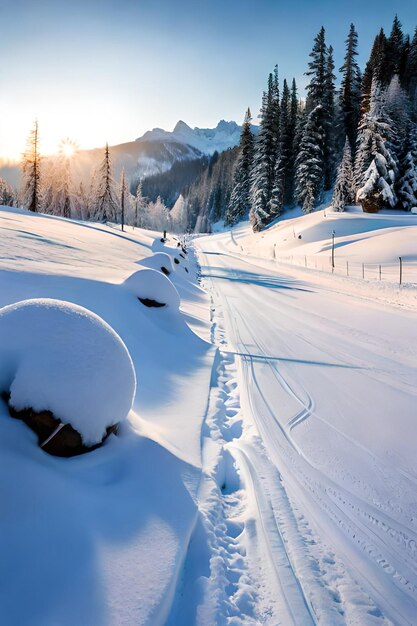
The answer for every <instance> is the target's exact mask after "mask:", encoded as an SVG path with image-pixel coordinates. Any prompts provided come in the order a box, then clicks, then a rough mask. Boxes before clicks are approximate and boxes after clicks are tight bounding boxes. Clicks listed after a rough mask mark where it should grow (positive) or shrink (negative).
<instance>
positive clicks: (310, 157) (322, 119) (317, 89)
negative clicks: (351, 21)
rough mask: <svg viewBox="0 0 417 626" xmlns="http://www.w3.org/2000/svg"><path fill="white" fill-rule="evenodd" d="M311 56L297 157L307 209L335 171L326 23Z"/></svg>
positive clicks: (298, 189)
mask: <svg viewBox="0 0 417 626" xmlns="http://www.w3.org/2000/svg"><path fill="white" fill-rule="evenodd" d="M310 57H311V59H312V60H311V61H310V62H309V64H308V65H309V69H308V71H307V72H306V74H307V76H310V83H309V85H308V86H307V100H306V118H305V120H304V124H305V125H304V128H303V131H302V136H301V141H300V147H299V151H298V155H297V159H296V197H297V200H298V202H299V203H300V204H301V205H302V207H303V210H304V211H310V210H312V206H315V205H316V204H317V203H318V202H319V201H320V199H321V196H322V192H323V189H329V188H330V187H331V184H332V182H333V175H334V164H335V149H334V134H333V133H334V75H333V69H334V63H333V50H332V48H331V47H330V48H329V49H328V48H327V46H326V41H325V30H324V28H323V27H322V28H321V29H320V31H319V33H318V34H317V36H316V38H315V40H314V46H313V50H312V52H311V53H310ZM312 198H313V200H312Z"/></svg>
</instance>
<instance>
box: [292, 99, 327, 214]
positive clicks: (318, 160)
mask: <svg viewBox="0 0 417 626" xmlns="http://www.w3.org/2000/svg"><path fill="white" fill-rule="evenodd" d="M322 108H323V107H322V105H321V104H319V105H318V106H317V107H316V108H315V109H313V110H312V111H311V112H310V113H309V114H308V115H307V119H306V124H305V127H304V132H303V136H302V139H301V145H300V149H299V153H298V156H297V159H296V181H295V185H296V187H295V192H296V197H297V200H298V202H299V204H300V205H301V206H302V208H303V211H304V212H305V213H309V212H310V211H312V210H313V208H314V206H315V205H316V204H317V202H319V200H320V199H321V194H322V191H323V185H324V167H325V166H324V154H323V146H324V142H325V131H324V128H323V111H322Z"/></svg>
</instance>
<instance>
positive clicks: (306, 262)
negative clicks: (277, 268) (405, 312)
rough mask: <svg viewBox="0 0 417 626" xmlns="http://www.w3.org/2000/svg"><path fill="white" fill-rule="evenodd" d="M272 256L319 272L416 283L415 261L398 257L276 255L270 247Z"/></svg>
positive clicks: (282, 261) (281, 261)
mask: <svg viewBox="0 0 417 626" xmlns="http://www.w3.org/2000/svg"><path fill="white" fill-rule="evenodd" d="M271 256H272V258H273V259H275V260H276V261H278V262H280V263H287V264H289V265H297V266H299V267H305V268H308V269H314V270H318V271H321V272H326V273H330V274H336V275H338V276H347V277H352V278H359V279H363V280H375V281H385V282H389V283H396V284H399V285H402V284H404V283H407V284H417V261H412V260H409V259H404V258H402V257H398V261H396V262H394V263H369V262H361V261H353V260H352V259H346V258H343V257H337V256H335V255H330V256H327V255H326V256H323V255H315V256H300V255H297V256H285V257H282V256H278V255H276V249H275V247H273V248H272V255H271Z"/></svg>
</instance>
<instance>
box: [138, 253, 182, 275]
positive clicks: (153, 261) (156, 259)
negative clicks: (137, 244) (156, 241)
mask: <svg viewBox="0 0 417 626" xmlns="http://www.w3.org/2000/svg"><path fill="white" fill-rule="evenodd" d="M138 265H142V266H143V267H147V268H149V269H152V270H156V271H157V272H162V273H163V274H165V275H169V274H172V272H173V271H174V268H173V267H172V260H171V257H170V256H169V254H167V253H166V252H157V253H156V254H154V255H152V256H149V257H146V258H144V259H141V260H140V261H138ZM167 273H168V274H167Z"/></svg>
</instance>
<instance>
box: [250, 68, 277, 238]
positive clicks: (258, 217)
mask: <svg viewBox="0 0 417 626" xmlns="http://www.w3.org/2000/svg"><path fill="white" fill-rule="evenodd" d="M278 95H279V90H278V75H277V71H275V73H274V74H270V75H269V78H268V89H267V91H266V92H264V94H263V98H262V108H261V114H260V123H259V134H258V137H257V141H256V144H255V156H254V165H253V170H252V184H251V198H252V208H251V211H250V216H249V217H250V221H251V224H252V227H253V229H254V230H261V229H262V228H263V227H264V226H266V225H267V224H268V223H269V222H270V221H271V204H270V203H271V196H272V189H273V186H274V179H275V164H276V159H277V140H278V137H277V132H278V130H277V129H278V128H279V121H278V122H277V119H276V118H277V114H278V112H279V102H278V103H277V97H278Z"/></svg>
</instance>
